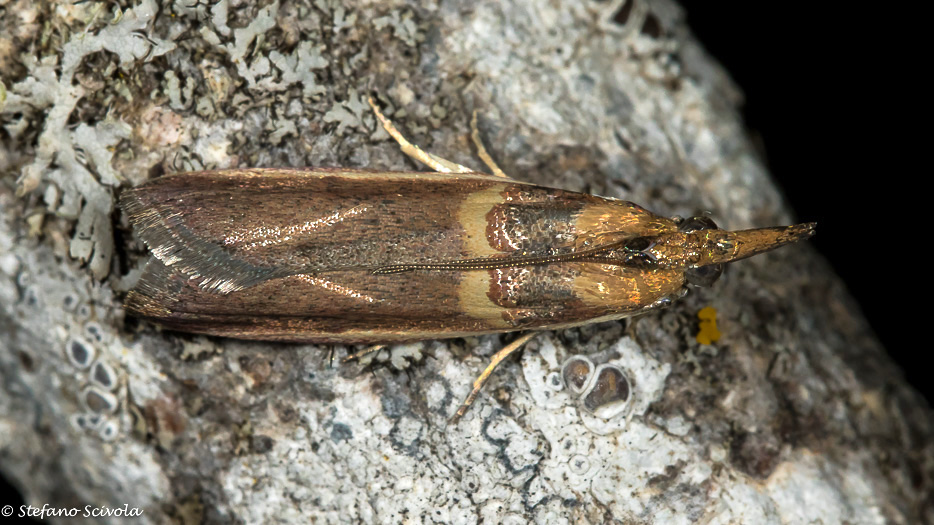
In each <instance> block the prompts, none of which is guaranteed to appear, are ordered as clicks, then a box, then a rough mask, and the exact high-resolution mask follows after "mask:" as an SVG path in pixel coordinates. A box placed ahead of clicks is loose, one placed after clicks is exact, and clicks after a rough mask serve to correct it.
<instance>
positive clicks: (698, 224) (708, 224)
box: [678, 216, 720, 233]
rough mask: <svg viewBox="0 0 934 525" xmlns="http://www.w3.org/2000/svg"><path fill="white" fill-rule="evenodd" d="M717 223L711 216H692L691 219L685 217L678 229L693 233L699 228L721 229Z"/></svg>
mask: <svg viewBox="0 0 934 525" xmlns="http://www.w3.org/2000/svg"><path fill="white" fill-rule="evenodd" d="M719 229H720V228H718V227H717V223H715V222H713V219H711V218H710V217H704V216H700V217H691V218H690V219H685V220H684V221H683V222H681V224H679V225H678V231H680V232H682V233H691V232H696V231H698V230H719Z"/></svg>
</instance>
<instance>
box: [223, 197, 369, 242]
mask: <svg viewBox="0 0 934 525" xmlns="http://www.w3.org/2000/svg"><path fill="white" fill-rule="evenodd" d="M367 209H368V208H367V207H366V206H364V205H362V204H361V205H359V206H354V207H353V208H350V209H347V210H338V211H335V212H334V213H332V214H330V215H327V216H325V217H319V218H317V219H314V220H311V221H305V222H302V223H299V224H291V225H288V226H260V227H258V228H249V229H242V230H238V231H235V232H233V233H231V234H230V235H227V236H226V237H224V245H225V246H230V245H239V244H240V243H244V242H248V243H249V244H244V245H242V246H239V248H241V249H243V250H250V249H253V248H264V247H266V246H272V245H275V244H281V243H284V242H288V241H289V240H291V239H292V238H293V237H294V236H295V235H300V234H303V233H308V232H310V231H314V230H317V229H319V228H322V227H325V226H333V225H335V224H338V223H340V222H342V221H343V220H344V219H346V218H348V217H353V216H354V215H359V214H361V213H363V212H365V211H367ZM250 241H253V242H250Z"/></svg>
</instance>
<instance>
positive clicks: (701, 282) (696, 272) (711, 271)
mask: <svg viewBox="0 0 934 525" xmlns="http://www.w3.org/2000/svg"><path fill="white" fill-rule="evenodd" d="M722 274H723V264H710V265H707V266H701V267H699V268H689V269H688V270H687V271H685V272H684V276H685V277H687V280H688V282H689V283H691V284H693V285H694V286H711V285H713V283H715V282H717V279H719V278H720V275H722Z"/></svg>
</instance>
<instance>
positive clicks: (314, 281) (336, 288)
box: [293, 273, 377, 303]
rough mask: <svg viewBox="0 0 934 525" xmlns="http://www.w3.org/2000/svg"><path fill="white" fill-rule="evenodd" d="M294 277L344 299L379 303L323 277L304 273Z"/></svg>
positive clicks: (372, 298)
mask: <svg viewBox="0 0 934 525" xmlns="http://www.w3.org/2000/svg"><path fill="white" fill-rule="evenodd" d="M293 277H296V278H297V279H299V280H300V281H305V282H306V283H308V284H311V285H313V286H320V287H321V288H324V289H325V290H328V291H330V292H334V293H336V294H338V295H343V296H344V297H352V298H354V299H363V300H364V301H366V302H368V303H375V302H376V301H377V300H376V298H374V297H370V296H369V295H366V294H365V293H362V292H358V291H356V290H354V289H352V288H347V287H346V286H341V285H339V284H337V283H335V282H333V281H330V280H328V279H324V278H322V277H315V276H313V275H308V274H304V273H300V274H298V275H294V276H293Z"/></svg>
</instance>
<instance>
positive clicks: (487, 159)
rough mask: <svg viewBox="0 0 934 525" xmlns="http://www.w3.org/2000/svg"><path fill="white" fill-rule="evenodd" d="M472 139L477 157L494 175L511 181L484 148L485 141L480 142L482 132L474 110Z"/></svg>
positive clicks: (471, 128) (471, 119) (471, 127)
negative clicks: (478, 126)
mask: <svg viewBox="0 0 934 525" xmlns="http://www.w3.org/2000/svg"><path fill="white" fill-rule="evenodd" d="M470 139H471V140H473V144H474V146H476V147H477V156H478V157H480V160H482V161H483V163H484V164H486V165H487V167H488V168H490V171H492V172H493V175H496V176H497V177H502V178H504V179H511V177H510V176H509V175H506V174H505V173H504V172H503V170H501V169H499V166H497V165H496V161H494V160H493V157H491V156H490V154H489V153H487V151H486V147H484V146H483V141H482V140H480V130H479V129H478V128H477V110H473V115H471V117H470Z"/></svg>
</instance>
